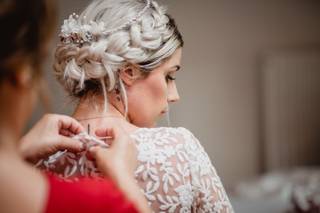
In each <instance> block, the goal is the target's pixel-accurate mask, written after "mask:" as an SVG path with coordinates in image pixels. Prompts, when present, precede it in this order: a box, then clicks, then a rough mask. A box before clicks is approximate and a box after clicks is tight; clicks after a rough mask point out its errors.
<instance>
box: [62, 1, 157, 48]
mask: <svg viewBox="0 0 320 213" xmlns="http://www.w3.org/2000/svg"><path fill="white" fill-rule="evenodd" d="M144 1H145V2H146V5H145V7H144V8H143V9H142V10H141V11H140V12H139V13H138V14H137V16H135V17H133V18H131V19H130V20H128V21H127V22H125V23H124V24H122V25H120V26H118V27H116V28H113V29H105V23H104V22H103V21H100V22H99V23H97V22H95V21H93V20H91V21H90V22H89V23H88V24H82V23H81V20H79V16H78V15H77V14H75V13H73V14H72V15H70V16H69V18H68V19H65V20H64V22H63V25H62V27H61V32H60V34H59V37H60V41H61V42H62V43H65V44H70V43H74V44H79V45H82V44H84V43H91V42H93V41H97V40H98V39H99V38H100V37H102V36H108V35H110V34H112V33H114V32H117V31H120V30H122V29H124V28H126V27H128V26H130V25H132V24H133V23H135V22H137V21H138V20H139V19H140V18H141V16H142V15H143V14H144V13H145V11H146V10H147V9H148V8H149V7H150V6H151V0H144ZM83 18H84V19H86V17H83Z"/></svg>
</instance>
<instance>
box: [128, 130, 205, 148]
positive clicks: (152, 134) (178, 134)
mask: <svg viewBox="0 0 320 213" xmlns="http://www.w3.org/2000/svg"><path fill="white" fill-rule="evenodd" d="M131 136H132V137H133V138H134V139H136V140H138V141H139V142H151V143H155V142H156V143H158V144H159V143H161V142H162V143H166V142H170V144H181V143H182V144H185V143H195V144H199V145H200V143H199V141H198V139H197V138H196V137H195V136H194V134H193V133H192V132H191V131H190V130H188V129H187V128H184V127H157V128H139V129H137V130H136V131H135V132H134V133H132V134H131Z"/></svg>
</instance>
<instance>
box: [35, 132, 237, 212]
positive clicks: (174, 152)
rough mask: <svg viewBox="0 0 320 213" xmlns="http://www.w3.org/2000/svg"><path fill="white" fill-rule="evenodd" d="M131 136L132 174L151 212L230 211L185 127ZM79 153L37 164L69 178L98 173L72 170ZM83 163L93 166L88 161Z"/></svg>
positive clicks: (216, 179) (213, 173)
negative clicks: (134, 156) (135, 157)
mask: <svg viewBox="0 0 320 213" xmlns="http://www.w3.org/2000/svg"><path fill="white" fill-rule="evenodd" d="M131 137H132V138H133V139H135V141H136V144H137V150H138V162H139V163H138V167H137V169H136V172H135V177H136V180H137V181H138V184H139V185H140V186H141V188H142V191H143V193H144V194H145V196H146V198H147V200H148V202H149V205H150V206H151V208H152V209H153V211H154V212H169V213H176V212H181V213H187V212H219V213H220V212H221V213H229V212H233V209H232V206H231V204H230V201H229V199H228V197H227V195H226V192H225V190H224V187H223V185H222V183H221V180H220V178H219V176H218V175H217V172H216V170H215V168H214V167H213V166H212V164H211V161H210V159H209V157H208V155H207V153H206V152H205V151H204V149H203V147H202V146H201V144H200V143H199V141H198V140H197V139H196V138H195V137H194V136H193V134H192V133H191V132H190V131H188V130H187V129H185V128H141V129H138V130H137V131H135V132H134V133H133V134H131ZM80 140H81V138H80ZM86 140H88V137H87V138H86ZM83 155H84V153H82V154H78V155H73V157H74V158H73V160H74V161H72V160H66V159H63V157H62V158H59V159H58V160H56V161H54V162H53V164H55V165H58V164H59V166H57V167H56V166H52V163H51V164H48V160H44V161H43V162H42V165H41V166H42V167H44V168H45V169H47V170H50V171H54V172H58V173H60V175H61V176H62V177H68V178H69V179H70V178H74V177H77V176H83V175H88V176H97V175H99V174H98V173H97V171H96V170H95V169H94V168H86V169H85V170H88V171H90V173H83V172H80V169H77V168H76V169H75V164H77V165H80V162H79V161H80V160H81V159H82V160H81V161H82V164H83V161H84V159H83V157H82V158H81V156H83ZM64 157H68V156H67V155H66V156H64ZM85 160H86V161H89V160H88V159H85ZM51 161H52V160H51ZM70 164H71V165H70ZM86 165H87V166H88V165H89V167H90V166H93V164H91V163H90V164H86ZM67 166H69V167H72V168H73V169H69V170H74V172H73V174H71V175H70V174H69V175H68V174H67V175H65V174H66V172H65V170H66V169H65V168H66V167H67ZM58 167H59V169H57V168H58ZM63 168H64V169H63ZM78 170H79V171H78ZM63 171H64V172H63Z"/></svg>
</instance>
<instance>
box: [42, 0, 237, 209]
mask: <svg viewBox="0 0 320 213" xmlns="http://www.w3.org/2000/svg"><path fill="white" fill-rule="evenodd" d="M60 40H61V42H60V43H59V45H58V47H57V49H56V53H55V62H54V69H55V74H56V76H57V78H58V80H59V81H60V83H61V84H62V85H63V87H64V88H65V89H66V91H67V92H68V93H69V94H70V96H71V97H73V98H77V100H78V106H77V107H76V109H75V112H74V114H73V117H74V118H76V119H77V120H78V121H80V122H81V123H82V125H84V126H85V127H86V128H87V129H88V133H89V134H86V137H87V139H88V137H89V136H90V137H91V139H90V137H89V140H99V137H98V136H97V135H98V133H97V135H96V134H95V130H96V129H98V128H99V127H102V126H106V127H107V126H108V125H109V124H110V123H112V124H114V125H115V124H116V125H118V126H120V127H122V128H123V129H124V130H125V131H126V132H128V133H129V134H130V136H131V137H132V138H133V139H135V141H136V146H137V150H138V161H139V165H138V167H137V169H136V171H135V175H136V179H137V181H138V183H139V185H140V186H141V188H142V189H143V192H144V194H145V196H146V198H147V199H148V201H149V205H150V206H151V207H152V209H153V210H154V211H155V212H233V209H232V206H231V204H230V202H229V199H228V197H227V195H226V193H225V190H224V188H223V185H222V183H221V181H220V179H219V177H218V175H217V173H216V170H215V168H214V167H213V165H212V164H211V162H210V159H209V157H208V155H207V153H206V152H205V150H204V149H203V147H202V146H201V144H200V142H199V141H198V140H197V138H196V137H195V136H194V135H193V134H192V133H191V132H190V131H189V130H187V129H185V128H181V127H180V128H167V127H160V128H155V127H154V126H155V122H156V121H157V119H158V118H159V117H161V116H164V115H165V114H166V113H167V112H168V110H169V104H170V103H173V102H176V101H178V100H179V94H178V91H177V88H176V83H175V79H176V74H177V73H178V71H179V70H180V67H181V65H180V60H181V55H182V47H183V39H182V36H181V34H180V32H179V30H178V28H177V26H176V24H175V22H174V20H173V19H172V18H171V17H170V16H169V15H168V14H167V13H166V11H165V9H164V8H163V7H161V6H159V5H158V4H157V2H155V1H153V0H96V1H93V2H92V3H91V4H90V5H89V6H88V7H87V8H86V9H85V10H84V11H83V12H82V14H81V15H79V16H78V15H76V14H73V15H71V16H70V17H69V19H67V20H65V21H64V24H63V26H62V28H61V33H60ZM78 138H80V140H81V136H79V137H78ZM77 160H79V159H77ZM82 161H83V159H82ZM85 161H90V160H87V158H85ZM47 163H48V161H47ZM46 166H47V169H51V170H52V171H55V172H57V173H61V174H62V172H61V170H58V169H55V168H54V167H48V164H47V165H46ZM93 172H94V171H93ZM64 174H65V173H64ZM81 174H82V175H83V173H78V175H81ZM90 174H92V173H90Z"/></svg>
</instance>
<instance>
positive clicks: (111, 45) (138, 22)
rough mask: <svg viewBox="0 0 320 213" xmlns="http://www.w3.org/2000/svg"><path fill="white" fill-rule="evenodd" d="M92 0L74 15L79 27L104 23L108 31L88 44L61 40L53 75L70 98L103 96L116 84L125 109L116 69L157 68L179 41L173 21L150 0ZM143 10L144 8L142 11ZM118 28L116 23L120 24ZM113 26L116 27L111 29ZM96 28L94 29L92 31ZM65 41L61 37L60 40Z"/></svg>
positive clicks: (171, 52) (180, 45)
mask: <svg viewBox="0 0 320 213" xmlns="http://www.w3.org/2000/svg"><path fill="white" fill-rule="evenodd" d="M147 2H148V1H146V0H96V1H93V2H92V3H91V4H90V5H89V6H88V7H87V8H86V9H85V10H84V11H83V13H82V14H81V15H80V16H79V17H77V23H80V25H82V26H84V25H90V24H91V25H92V21H94V23H98V24H99V23H103V28H104V29H105V30H106V31H108V30H111V31H110V33H109V34H106V35H99V33H98V34H97V33H96V32H92V34H94V35H95V39H93V40H92V41H90V42H79V41H75V40H72V41H71V42H70V41H69V42H61V43H60V44H59V45H58V47H57V49H56V53H55V62H54V70H55V74H56V76H57V78H58V80H59V81H60V83H61V84H62V85H63V86H64V88H65V89H66V90H67V92H68V93H69V94H70V95H71V96H72V97H78V98H81V97H84V96H85V95H87V94H89V93H90V94H104V97H105V99H106V93H107V92H110V91H112V90H114V89H115V88H117V87H119V90H120V92H121V97H122V100H123V102H124V105H125V108H126V112H127V97H126V92H125V88H124V85H123V83H122V81H121V79H120V78H119V71H120V70H121V69H124V68H125V67H126V66H128V65H130V64H131V65H134V66H135V67H137V68H138V69H139V70H140V71H141V72H142V73H144V74H146V75H147V74H148V73H149V72H150V71H152V70H154V69H155V68H157V67H158V66H160V65H161V64H162V63H163V62H164V61H165V60H167V59H168V58H170V56H171V55H172V54H173V53H174V52H175V50H177V49H178V48H179V47H182V46H183V40H182V36H181V34H180V32H179V31H178V29H177V26H176V24H175V22H174V20H173V19H172V18H171V17H170V16H169V15H168V14H166V10H165V9H164V8H163V7H161V6H159V5H158V4H157V2H155V1H152V0H150V1H149V3H150V5H148V6H147V7H146V4H147ZM141 11H142V12H143V13H142V14H139V13H141ZM129 20H131V22H129V24H128V25H125V26H124V27H123V28H121V29H117V27H118V26H122V25H124V23H126V22H128V21H129ZM112 29H117V30H115V31H112ZM91 30H92V31H94V29H91ZM62 40H63V38H62Z"/></svg>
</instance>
